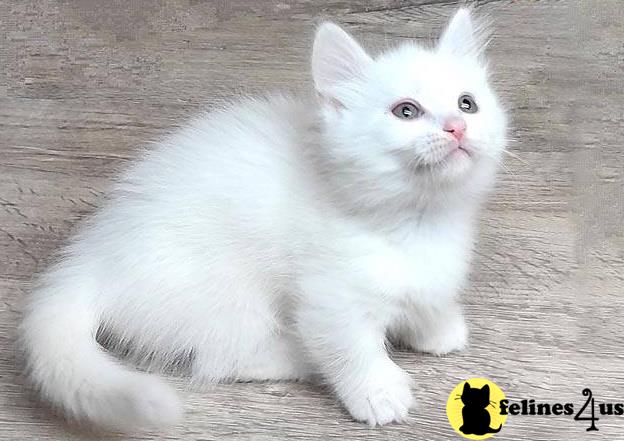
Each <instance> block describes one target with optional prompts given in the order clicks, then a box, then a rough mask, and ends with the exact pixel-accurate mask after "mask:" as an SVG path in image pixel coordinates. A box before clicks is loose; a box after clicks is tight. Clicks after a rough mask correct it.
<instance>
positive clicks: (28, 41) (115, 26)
mask: <svg viewBox="0 0 624 441" xmlns="http://www.w3.org/2000/svg"><path fill="white" fill-rule="evenodd" d="M476 5H477V10H479V11H483V12H487V13H489V14H490V16H491V18H492V19H493V20H494V23H495V26H496V27H495V33H494V36H493V40H492V44H491V48H490V56H491V59H492V62H491V67H492V74H493V81H494V83H495V87H496V89H497V90H498V91H499V92H500V94H501V96H502V97H503V98H504V102H505V104H506V106H507V107H508V108H509V110H510V115H511V118H512V125H513V129H512V133H511V136H512V138H513V142H512V146H511V147H512V148H511V150H512V152H513V153H514V155H515V156H517V157H518V158H519V159H514V158H509V159H508V161H507V163H506V168H507V170H502V171H501V178H500V181H499V184H498V186H497V189H496V192H495V193H494V194H493V196H492V198H491V202H490V203H489V205H488V209H487V211H486V212H485V213H484V215H483V218H482V226H481V240H480V243H479V247H478V250H477V255H476V258H475V262H474V270H473V275H472V283H471V286H470V288H469V289H468V290H467V291H466V293H465V296H464V303H465V304H466V308H467V313H468V316H469V320H470V327H471V332H472V335H471V341H470V349H468V350H467V351H466V352H465V353H462V354H455V355H450V356H445V357H440V358H437V357H433V356H429V355H422V354H411V353H404V352H398V353H396V356H395V358H396V359H397V360H398V363H399V364H400V365H401V366H402V367H404V368H406V369H407V370H408V371H409V372H410V373H411V374H412V376H413V377H414V378H415V380H416V385H417V390H416V393H417V397H418V399H419V402H420V406H419V408H418V409H417V410H416V411H414V412H413V413H412V415H411V419H410V421H409V423H407V424H404V425H393V426H389V427H384V428H381V429H379V428H378V429H369V428H367V427H365V426H363V425H361V424H358V423H354V422H352V421H350V419H349V418H348V416H347V415H346V413H345V412H344V411H343V410H342V409H341V408H340V407H339V406H338V404H337V403H336V401H335V400H334V399H333V398H332V397H331V396H330V395H329V394H328V391H326V390H323V389H322V388H320V387H318V386H313V385H308V384H289V383H283V384H282V383H278V384H234V385H215V386H214V387H213V388H211V389H210V390H207V391H186V390H185V388H184V383H183V381H182V380H172V381H174V382H175V383H177V385H178V386H179V389H180V391H181V394H182V395H183V396H184V399H185V400H186V418H185V420H184V422H183V423H182V424H180V425H179V426H178V427H176V428H174V429H172V430H171V431H169V432H167V433H165V434H156V433H149V434H143V435H140V436H134V437H131V436H114V435H105V434H95V433H90V432H88V431H86V430H83V429H79V428H76V427H70V426H67V425H65V424H64V423H62V421H61V420H60V419H58V418H56V417H55V416H54V415H52V414H51V413H50V412H49V411H48V410H46V409H45V408H44V407H42V406H41V405H39V404H38V402H37V400H36V399H35V398H33V397H32V395H31V394H30V393H28V391H27V390H26V389H25V388H24V386H23V381H22V379H21V377H20V374H19V366H18V364H17V362H16V357H15V335H16V332H15V330H16V326H17V323H18V321H19V317H20V308H21V300H22V298H23V297H24V295H25V294H26V293H27V292H28V289H29V286H30V281H31V278H32V276H33V274H35V273H36V272H37V271H41V270H42V269H43V268H44V267H45V262H46V261H47V260H49V256H50V255H51V253H52V252H53V251H54V250H56V249H57V248H59V247H60V246H61V245H62V243H63V242H64V241H65V239H66V238H67V237H68V235H69V234H70V233H71V230H72V228H73V226H74V225H75V224H76V222H77V221H78V220H79V219H80V218H82V217H84V216H85V215H86V214H88V213H91V212H93V211H94V210H95V209H96V207H97V206H98V205H99V204H100V202H101V200H102V195H103V194H104V193H105V191H106V188H107V185H108V183H109V182H110V179H111V177H112V176H114V175H115V173H116V172H117V170H118V169H119V168H120V167H121V166H122V165H123V164H125V163H126V161H127V160H129V159H130V158H133V157H134V156H135V154H136V152H137V149H138V148H140V147H141V146H143V145H146V144H147V143H149V142H151V141H154V140H157V139H158V137H159V136H161V135H162V134H164V133H166V132H168V131H170V130H172V129H173V128H175V127H176V126H178V125H180V124H183V123H184V121H185V120H186V118H188V116H189V115H192V114H193V113H194V112H196V111H197V110H198V109H199V108H201V107H204V106H214V105H218V104H220V103H221V102H223V101H225V100H228V99H230V98H232V97H235V96H238V95H239V94H241V93H245V94H254V93H260V92H264V91H266V90H278V89H286V90H293V89H295V90H297V89H306V88H309V87H310V79H309V74H308V56H309V52H310V46H311V37H312V33H313V29H314V25H315V23H317V22H318V21H319V20H320V19H322V18H330V19H333V20H335V21H337V22H340V23H343V24H345V25H347V26H348V27H349V29H351V30H352V31H353V32H354V33H355V34H356V35H357V36H359V37H361V38H362V39H363V40H364V41H365V42H367V44H368V45H369V47H372V48H381V47H383V46H385V45H388V44H393V43H395V42H397V41H400V40H403V39H407V38H416V39H418V40H421V41H423V42H426V41H429V39H431V38H432V37H434V36H435V35H436V33H437V32H438V31H439V29H440V27H441V26H442V23H443V22H444V21H445V20H446V19H447V18H448V17H449V15H450V14H451V13H452V11H453V10H454V9H455V8H456V7H457V4H456V2H454V1H428V0H419V1H405V0H372V1H369V2H366V1H356V0H341V1H338V0H330V1H325V2H322V1H312V0H300V1H294V0H293V1H290V0H282V1H274V0H271V1H259V2H256V1H252V0H232V1H227V0H219V1H198V0H172V1H164V0H160V1H150V0H143V1H139V0H136V1H128V2H125V1H121V0H116V1H110V2H98V1H97V0H77V1H70V0H59V1H50V0H42V1H34V0H33V1H10V0H0V66H1V68H0V133H1V134H0V300H1V301H0V439H1V440H24V439H37V440H90V439H102V440H121V439H125V440H139V439H162V440H165V439H167V440H182V439H185V440H216V439H220V440H268V439H271V440H274V439H294V440H297V439H299V440H313V439H318V440H326V439H361V440H364V439H371V440H372V439H375V440H408V439H414V440H416V439H423V440H424V439H426V440H448V439H455V437H456V436H455V434H454V433H453V431H452V429H451V428H450V426H449V425H448V423H447V421H446V415H445V410H444V408H445V402H446V398H447V396H448V393H449V392H450V390H451V389H452V388H453V386H454V385H455V384H456V383H458V382H459V381H460V380H462V379H465V378H470V377H473V376H484V377H488V378H491V379H493V380H494V381H496V382H497V383H498V384H499V385H500V386H501V388H502V389H503V390H504V391H505V392H506V393H507V395H508V397H511V398H513V399H521V398H525V397H526V398H535V399H537V400H543V401H549V402H554V401H561V402H567V401H571V402H573V403H575V405H576V406H580V404H581V403H582V399H581V395H580V392H581V390H582V389H583V388H584V387H591V388H592V390H593V391H594V393H595V394H596V395H597V399H598V400H599V401H606V400H612V401H613V400H615V401H620V402H621V401H624V373H623V371H624V359H623V356H622V353H623V352H624V340H623V338H622V337H623V335H624V324H623V323H624V322H623V321H622V318H621V317H623V316H624V298H623V296H624V289H623V288H624V228H623V225H624V200H623V196H622V194H623V192H622V189H623V184H624V154H623V147H622V143H621V140H622V139H623V138H624V115H623V109H624V107H623V105H622V103H624V87H623V86H624V84H623V78H624V46H623V45H622V41H623V39H624V25H623V24H624V8H623V7H622V3H621V2H619V1H618V0H612V1H607V0H592V1H589V0H587V1H585V0H578V1H572V0H570V1H531V0H517V1H482V2H478V3H477V4H476ZM585 427H587V426H586V424H585V423H581V422H574V421H572V419H571V417H567V418H564V417H558V418H557V417H510V418H509V420H508V424H507V425H506V426H505V427H504V429H503V431H502V432H501V433H500V434H498V435H497V437H496V438H497V439H500V440H517V439H527V440H569V439H575V440H583V439H588V440H589V439H591V440H594V439H609V440H615V439H624V416H622V417H615V416H612V417H602V418H601V419H600V421H599V422H598V427H599V429H600V431H599V432H594V433H589V432H585Z"/></svg>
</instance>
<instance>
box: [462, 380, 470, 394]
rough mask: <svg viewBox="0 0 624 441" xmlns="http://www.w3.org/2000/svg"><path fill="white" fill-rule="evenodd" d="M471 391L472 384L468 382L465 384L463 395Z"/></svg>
mask: <svg viewBox="0 0 624 441" xmlns="http://www.w3.org/2000/svg"><path fill="white" fill-rule="evenodd" d="M470 389H471V387H470V384H469V383H468V382H467V381H466V382H465V383H464V390H463V392H462V394H465V393H466V392H467V391H469V390H470Z"/></svg>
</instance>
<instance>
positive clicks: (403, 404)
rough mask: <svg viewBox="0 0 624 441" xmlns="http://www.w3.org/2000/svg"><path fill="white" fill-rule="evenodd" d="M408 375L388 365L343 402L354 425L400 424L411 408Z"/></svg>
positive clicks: (392, 365)
mask: <svg viewBox="0 0 624 441" xmlns="http://www.w3.org/2000/svg"><path fill="white" fill-rule="evenodd" d="M410 384H411V381H410V378H409V376H408V374H407V373H406V372H405V371H403V370H402V369H400V368H399V367H398V366H396V365H395V364H394V363H389V366H386V367H384V368H383V369H380V370H376V371H375V372H373V373H372V374H371V375H370V376H369V377H368V379H367V381H366V383H365V384H363V385H362V386H360V387H359V388H358V390H354V391H351V393H350V394H349V395H348V396H347V397H345V398H343V401H344V404H345V407H346V408H347V410H348V411H349V413H350V414H351V416H352V417H353V418H354V419H356V420H357V421H362V422H365V423H367V424H368V425H370V426H371V427H374V426H377V425H379V426H382V425H384V424H388V423H392V422H402V421H404V420H405V419H406V418H407V414H408V412H409V410H410V408H412V406H413V405H414V397H413V395H412V392H411V389H410Z"/></svg>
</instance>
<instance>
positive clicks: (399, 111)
mask: <svg viewBox="0 0 624 441" xmlns="http://www.w3.org/2000/svg"><path fill="white" fill-rule="evenodd" d="M392 114H393V115H394V116H396V117H397V118H400V119H414V118H418V117H419V116H421V115H422V114H423V111H422V109H421V108H420V106H419V105H418V104H417V103H415V102H413V101H403V102H401V103H399V104H397V105H396V106H394V107H393V108H392Z"/></svg>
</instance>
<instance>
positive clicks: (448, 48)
mask: <svg viewBox="0 0 624 441" xmlns="http://www.w3.org/2000/svg"><path fill="white" fill-rule="evenodd" d="M484 43H485V42H484V38H483V33H482V32H480V30H479V29H478V27H476V26H474V25H473V21H472V19H471V16H470V12H469V10H467V9H460V10H459V11H458V12H457V13H456V14H455V16H454V17H453V19H452V20H451V22H450V23H449V25H448V27H447V29H446V30H445V31H444V33H443V35H442V37H441V38H440V41H439V42H438V44H437V46H436V47H434V48H432V49H425V48H422V47H419V46H417V45H416V44H414V43H408V44H404V45H402V46H400V47H398V48H396V49H393V50H390V51H388V52H386V53H383V54H382V55H380V56H378V57H376V58H371V57H370V56H369V55H368V54H367V53H366V52H365V51H364V50H363V49H362V48H361V47H360V45H359V44H358V43H357V42H356V41H355V40H354V39H353V38H352V37H350V36H349V35H348V34H347V33H346V32H344V31H343V30H342V29H341V28H339V27H338V26H336V25H334V24H332V23H324V24H322V25H321V26H320V28H319V29H318V31H317V34H316V39H315V42H314V50H313V55H312V73H313V77H314V83H315V87H316V90H317V93H318V95H319V97H320V102H321V107H322V115H323V119H324V133H325V135H326V136H327V139H328V140H329V141H330V142H329V143H328V144H329V145H330V147H329V148H330V149H331V152H330V156H331V158H333V160H335V161H337V162H339V163H341V164H342V165H343V166H347V165H348V167H350V168H351V170H352V172H351V176H352V177H353V179H356V180H357V179H361V180H362V182H360V183H359V184H361V185H363V186H368V188H371V189H372V188H373V187H374V186H375V185H378V186H379V187H383V189H384V191H390V192H392V191H395V190H396V191H413V189H414V188H415V187H416V188H422V187H423V184H425V183H429V184H430V183H433V184H434V187H435V186H438V187H442V186H444V187H446V188H448V187H456V186H457V185H462V186H466V185H472V184H473V183H474V185H481V186H483V184H484V182H483V179H479V176H481V177H483V175H484V173H478V171H479V170H480V169H481V170H482V171H483V170H485V169H490V170H491V169H493V168H494V167H493V164H494V163H495V162H496V160H497V159H498V157H499V155H500V153H501V151H502V150H503V148H504V136H505V126H506V123H505V116H504V113H503V111H502V109H501V107H500V106H499V104H498V102H497V99H496V97H495V95H494V94H493V92H492V91H491V90H490V87H489V85H488V81H487V75H486V67H485V61H484V59H483V49H484ZM363 176H365V177H363ZM430 187H431V186H428V188H430Z"/></svg>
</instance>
